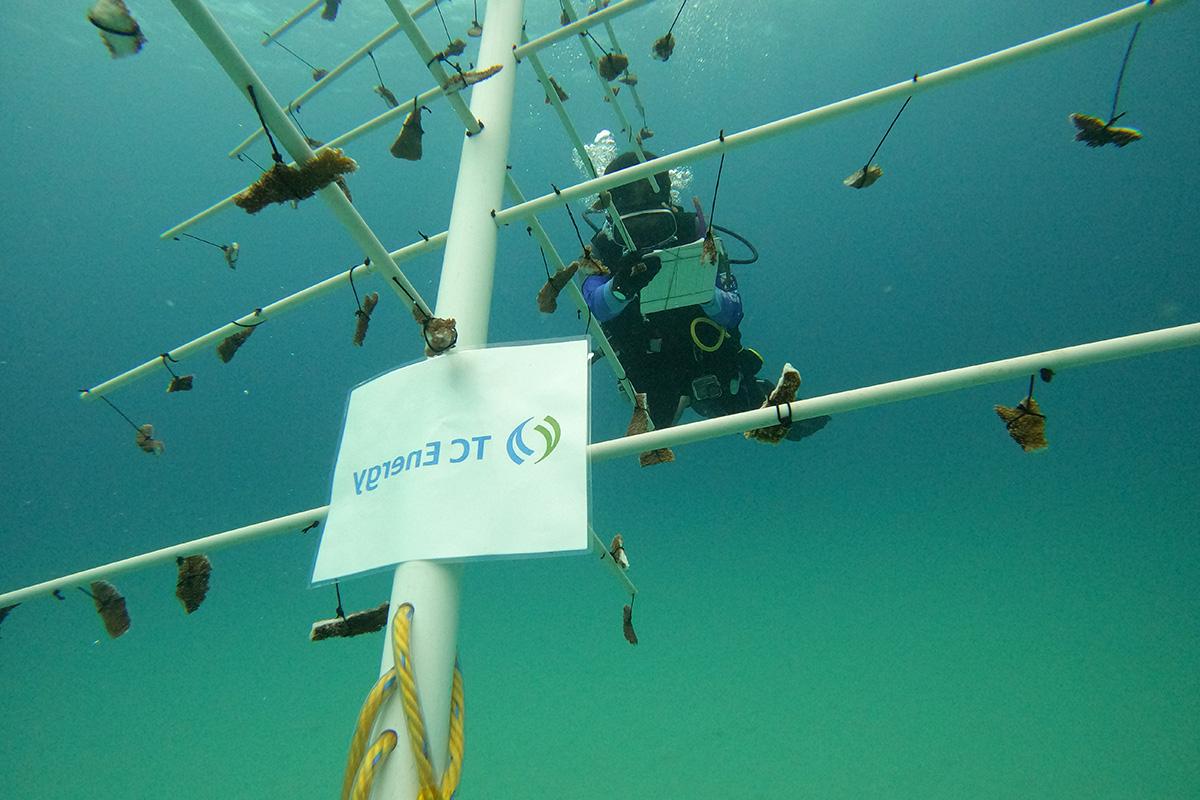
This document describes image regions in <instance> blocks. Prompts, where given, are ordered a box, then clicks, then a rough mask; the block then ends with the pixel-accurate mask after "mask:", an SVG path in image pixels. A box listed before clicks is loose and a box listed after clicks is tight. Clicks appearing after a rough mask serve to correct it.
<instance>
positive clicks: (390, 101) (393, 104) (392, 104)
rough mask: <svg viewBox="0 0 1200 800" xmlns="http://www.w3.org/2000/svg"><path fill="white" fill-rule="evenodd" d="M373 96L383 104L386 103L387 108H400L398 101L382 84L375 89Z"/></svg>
mask: <svg viewBox="0 0 1200 800" xmlns="http://www.w3.org/2000/svg"><path fill="white" fill-rule="evenodd" d="M375 94H377V95H379V96H380V97H382V98H383V102H385V103H387V107H388V108H399V107H400V101H399V100H397V99H396V95H394V94H392V90H391V89H389V88H387V87H386V86H384V85H383V84H382V83H381V84H379V85H378V86H376V87H375Z"/></svg>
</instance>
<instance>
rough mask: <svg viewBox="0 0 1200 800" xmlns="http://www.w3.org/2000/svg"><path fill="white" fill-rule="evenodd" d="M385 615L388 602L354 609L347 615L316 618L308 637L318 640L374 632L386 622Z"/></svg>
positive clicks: (311, 639) (314, 640) (386, 614)
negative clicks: (357, 609) (361, 609)
mask: <svg viewBox="0 0 1200 800" xmlns="http://www.w3.org/2000/svg"><path fill="white" fill-rule="evenodd" d="M387 616H388V604H387V603H380V604H379V605H378V606H376V607H375V608H369V609H367V610H366V611H355V612H354V613H353V614H351V615H350V616H348V617H334V618H333V619H322V620H318V621H317V622H314V623H313V624H312V630H310V631H309V634H308V638H309V640H310V641H313V642H319V641H321V640H322V639H332V638H335V637H350V636H359V635H361V634H364V633H374V632H375V631H377V630H380V629H382V628H383V626H384V625H386V624H387Z"/></svg>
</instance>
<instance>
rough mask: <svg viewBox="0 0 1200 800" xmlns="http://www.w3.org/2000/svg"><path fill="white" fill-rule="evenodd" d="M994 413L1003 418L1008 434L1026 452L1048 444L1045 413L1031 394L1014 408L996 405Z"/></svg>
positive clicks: (1039, 448)
mask: <svg viewBox="0 0 1200 800" xmlns="http://www.w3.org/2000/svg"><path fill="white" fill-rule="evenodd" d="M996 414H997V416H999V417H1000V419H1002V420H1004V427H1005V428H1007V429H1008V435H1009V436H1011V437H1012V439H1013V441H1014V442H1016V443H1017V444H1019V445H1021V449H1022V450H1024V451H1025V452H1026V453H1028V452H1031V451H1033V450H1041V449H1043V448H1046V447H1049V446H1050V443H1049V442H1048V441H1046V415H1045V414H1043V413H1042V409H1041V408H1040V407H1039V406H1038V402H1037V400H1034V399H1033V397H1032V396H1029V397H1026V398H1025V399H1024V400H1022V401H1021V402H1019V403H1017V405H1016V407H1015V408H1011V407H1009V406H996Z"/></svg>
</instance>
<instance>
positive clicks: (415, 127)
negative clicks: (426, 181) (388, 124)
mask: <svg viewBox="0 0 1200 800" xmlns="http://www.w3.org/2000/svg"><path fill="white" fill-rule="evenodd" d="M413 104H414V106H415V107H414V108H413V110H412V111H410V112H408V116H407V117H405V118H404V125H403V126H402V127H401V128H400V135H399V136H397V137H396V141H394V142H392V147H391V149H390V151H389V152H390V153H391V154H392V155H393V156H395V157H396V158H403V159H405V160H406V161H420V160H421V155H422V148H421V137H422V136H424V135H425V130H424V129H423V128H422V127H421V112H422V111H428V110H429V109H428V108H426V107H425V106H417V105H416V101H415V100H414V101H413Z"/></svg>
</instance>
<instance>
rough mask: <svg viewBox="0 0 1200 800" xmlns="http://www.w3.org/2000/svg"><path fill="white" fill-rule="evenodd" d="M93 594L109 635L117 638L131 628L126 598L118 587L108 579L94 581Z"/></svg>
mask: <svg viewBox="0 0 1200 800" xmlns="http://www.w3.org/2000/svg"><path fill="white" fill-rule="evenodd" d="M91 595H92V601H93V602H94V603H95V604H96V612H97V613H98V614H99V615H100V619H102V620H104V630H106V631H108V635H109V636H111V637H112V638H114V639H116V638H117V637H118V636H120V635H121V634H123V633H125V631H127V630H129V624H130V623H129V612H128V611H126V610H125V598H124V596H122V594H121V593H120V592H118V591H117V587H115V586H113V585H112V584H111V583H109V582H108V581H92V591H91Z"/></svg>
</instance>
